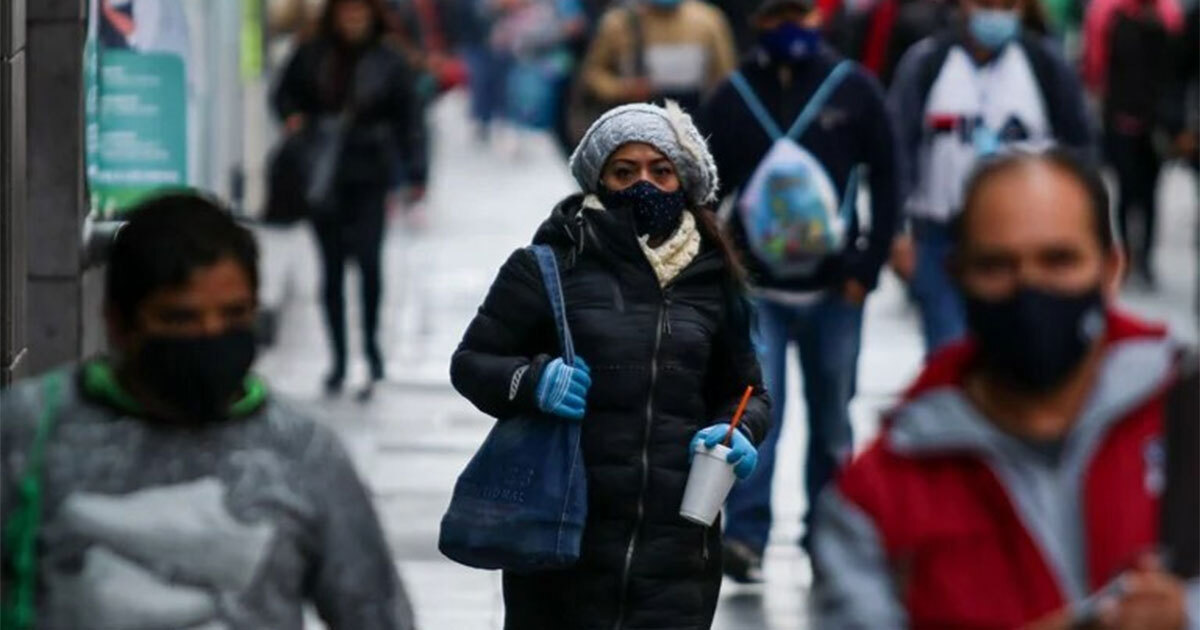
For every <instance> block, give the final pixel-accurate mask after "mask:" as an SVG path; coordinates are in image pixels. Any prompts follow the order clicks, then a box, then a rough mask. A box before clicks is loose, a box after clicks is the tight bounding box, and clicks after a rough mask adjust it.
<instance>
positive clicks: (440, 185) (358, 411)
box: [258, 95, 1196, 630]
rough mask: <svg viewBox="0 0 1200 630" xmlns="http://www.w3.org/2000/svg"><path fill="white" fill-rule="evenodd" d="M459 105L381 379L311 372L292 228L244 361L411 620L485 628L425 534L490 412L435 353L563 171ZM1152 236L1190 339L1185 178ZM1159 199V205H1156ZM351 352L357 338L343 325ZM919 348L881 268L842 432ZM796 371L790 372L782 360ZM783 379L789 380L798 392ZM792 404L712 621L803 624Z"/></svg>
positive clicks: (299, 247) (468, 586)
mask: <svg viewBox="0 0 1200 630" xmlns="http://www.w3.org/2000/svg"><path fill="white" fill-rule="evenodd" d="M464 110H465V108H464V104H463V101H462V99H461V98H459V97H458V96H457V95H451V96H450V97H449V98H448V99H446V100H445V101H443V102H442V103H440V104H439V105H438V107H437V108H436V109H435V111H434V124H435V126H436V129H437V134H436V144H435V146H436V155H435V162H434V168H433V173H434V179H433V182H432V184H431V192H430V199H429V208H428V213H427V218H428V225H427V227H426V229H424V230H421V231H415V230H412V229H409V228H408V227H407V226H406V224H405V222H404V221H402V220H398V221H395V222H394V225H393V228H392V230H391V232H390V233H389V236H388V240H387V246H386V247H387V250H386V257H385V277H386V282H387V285H386V292H385V298H384V299H385V307H384V312H383V316H382V322H383V327H382V331H381V332H382V339H381V341H382V343H383V345H384V351H385V353H386V355H387V358H388V380H387V382H386V383H385V384H384V385H383V386H381V387H380V388H379V389H378V390H377V391H376V395H375V397H374V398H373V399H372V400H371V401H370V402H369V403H365V404H364V403H359V402H357V401H355V400H354V396H353V390H354V387H356V386H357V385H358V384H359V383H361V382H362V381H363V380H364V379H365V377H366V372H365V367H364V365H363V364H362V363H363V362H362V358H361V355H357V354H352V355H351V356H352V359H354V360H356V361H353V362H352V368H351V371H350V376H349V378H348V380H347V385H348V387H347V392H348V393H347V394H346V395H344V396H342V397H341V398H336V399H327V398H325V397H323V396H322V395H321V393H320V383H321V381H322V377H323V375H324V370H325V369H326V367H327V360H328V359H327V356H328V355H327V351H326V345H325V336H324V329H323V326H322V322H321V317H320V313H319V311H318V309H317V283H318V277H317V276H318V271H317V269H318V267H317V263H316V260H315V258H316V252H315V248H314V246H313V244H312V240H311V237H310V235H309V234H308V233H307V231H306V230H305V228H303V227H300V228H296V229H292V230H262V231H261V233H260V236H261V237H262V240H263V248H264V267H265V270H264V276H265V280H264V290H265V292H266V293H267V294H269V296H270V297H269V298H268V301H269V302H271V303H272V304H273V305H277V306H279V307H280V314H281V318H280V328H279V337H278V340H277V343H276V345H275V346H274V347H273V348H271V349H270V350H268V351H267V352H266V353H265V354H264V355H263V357H262V359H261V360H260V362H259V364H258V369H259V370H260V371H261V372H263V373H264V374H265V375H266V376H267V377H268V378H269V379H270V381H271V382H272V383H273V385H274V387H275V389H276V390H277V391H279V392H282V393H283V394H286V395H288V396H291V397H293V398H296V399H299V400H301V401H304V404H305V405H306V406H307V407H308V408H309V409H311V411H312V413H313V414H314V416H317V417H319V418H320V419H322V420H324V421H326V422H328V423H329V424H331V425H332V426H333V427H335V428H336V429H337V430H338V431H339V432H340V433H341V434H342V435H343V437H344V438H345V439H346V441H347V443H348V444H349V446H350V448H351V450H352V452H353V453H354V456H355V458H356V462H357V464H358V468H359V470H360V472H361V473H362V474H363V476H364V477H365V478H366V480H367V482H368V484H369V485H370V486H371V489H372V491H373V493H374V496H375V498H376V505H377V506H378V509H379V512H380V515H381V517H382V520H383V522H384V526H385V529H386V531H387V534H388V537H389V541H390V543H391V545H392V549H393V551H394V553H395V555H396V560H397V563H398V566H399V567H400V571H401V573H402V574H403V576H404V578H405V581H406V583H407V586H408V589H409V592H410V595H411V596H412V597H413V599H414V602H415V606H416V608H417V613H418V620H419V622H420V627H421V628H424V629H426V630H430V629H433V630H443V629H444V630H492V629H498V628H500V627H501V625H502V620H503V603H502V600H501V596H500V580H499V574H497V573H494V572H485V571H475V570H471V569H467V568H465V567H461V566H459V565H456V564H453V563H451V562H449V561H448V560H446V559H444V558H443V557H442V556H441V555H440V554H439V553H438V551H437V531H438V523H439V521H440V519H441V515H442V513H443V511H444V510H445V507H446V504H447V502H448V500H449V495H450V491H451V489H452V487H453V484H454V480H455V478H456V476H457V475H458V472H459V471H460V470H461V468H462V466H463V465H464V464H465V463H466V461H467V459H468V458H469V457H470V455H471V453H472V452H473V451H474V449H475V448H476V447H477V446H478V445H479V443H480V441H481V440H482V438H483V436H484V435H485V434H486V432H487V430H488V428H489V427H490V425H491V419H489V418H487V417H485V416H484V415H483V414H481V413H480V412H478V411H477V410H475V409H474V408H473V407H472V406H471V405H470V404H469V403H467V402H466V401H465V400H463V399H462V398H460V397H459V396H458V395H457V394H455V392H454V391H453V390H452V389H451V387H450V385H449V377H448V370H449V360H450V355H451V353H452V352H453V350H454V348H455V346H456V345H457V343H458V340H459V338H460V336H461V335H462V332H463V330H464V329H465V328H466V325H467V323H468V322H469V321H470V319H471V317H472V316H473V315H474V313H475V310H476V308H477V307H478V305H479V303H480V302H481V301H482V298H483V295H484V293H485V292H486V290H487V288H488V286H489V285H490V283H491V281H492V279H493V278H494V276H495V274H496V271H497V270H498V269H499V267H500V264H501V263H502V262H503V261H504V260H505V259H506V258H507V257H508V255H509V254H510V253H511V252H512V250H513V249H516V248H518V247H521V246H523V245H525V244H527V243H528V240H529V238H530V236H532V234H533V232H534V229H535V228H536V227H537V225H538V224H539V223H540V222H541V220H542V219H543V218H544V217H545V216H546V215H547V214H548V213H549V211H550V209H551V207H552V206H553V205H554V204H555V203H556V202H557V201H558V200H559V199H561V198H562V197H563V196H564V195H566V194H567V193H569V192H570V191H571V190H572V188H573V184H572V182H571V180H570V177H569V175H568V173H567V170H566V166H565V164H564V163H563V160H562V159H561V157H560V156H558V155H557V154H556V153H555V149H554V148H553V146H552V145H551V143H550V141H549V140H548V139H546V138H542V137H536V138H532V139H530V140H528V141H526V142H521V143H518V144H517V146H518V147H519V149H520V151H519V153H518V154H516V155H510V154H503V155H502V154H500V153H499V152H497V151H496V150H493V149H490V148H486V147H483V146H481V145H479V144H477V143H476V142H475V141H474V139H473V137H472V134H471V132H470V128H469V126H468V125H467V124H466V122H465V113H464ZM1168 185H1169V187H1171V186H1173V188H1169V190H1170V194H1169V195H1168V197H1169V199H1168V203H1164V204H1163V205H1164V214H1165V215H1166V216H1165V217H1164V219H1163V220H1162V221H1161V222H1160V224H1165V225H1167V226H1168V228H1164V234H1163V235H1162V237H1161V238H1160V243H1161V246H1162V249H1163V251H1162V255H1161V256H1160V260H1159V265H1160V277H1161V281H1162V285H1163V287H1162V293H1160V294H1158V295H1147V294H1140V293H1131V294H1129V300H1130V301H1131V303H1132V304H1133V305H1134V307H1135V308H1136V309H1137V310H1138V311H1140V312H1145V313H1149V314H1152V315H1155V316H1163V315H1170V316H1171V317H1172V323H1173V324H1174V326H1175V327H1176V328H1177V329H1179V330H1180V331H1182V332H1183V333H1184V336H1188V337H1189V338H1190V339H1192V340H1194V339H1195V338H1196V323H1195V321H1196V320H1195V319H1194V316H1193V315H1192V311H1190V310H1189V306H1190V300H1191V299H1192V298H1191V295H1192V293H1191V290H1192V289H1191V288H1192V287H1194V286H1195V277H1194V275H1192V274H1195V273H1196V258H1195V256H1194V250H1193V249H1191V247H1192V245H1191V242H1192V241H1191V239H1192V238H1193V236H1192V235H1194V234H1195V232H1194V229H1195V228H1194V224H1193V223H1190V222H1191V221H1194V220H1195V217H1194V214H1192V215H1188V214H1186V213H1187V212H1194V210H1186V211H1185V210H1184V207H1185V205H1186V203H1185V202H1187V201H1188V199H1189V197H1188V195H1194V192H1189V191H1188V190H1187V189H1186V187H1185V182H1182V181H1178V182H1176V181H1169V182H1168ZM1172 201H1173V202H1174V203H1170V202H1172ZM356 284H357V283H356V282H354V281H351V282H349V283H348V286H349V287H350V289H351V291H350V301H349V305H348V306H349V308H348V317H349V319H348V321H350V322H357V321H358V316H357V311H358V307H357V296H356V291H355V290H354V288H355V286H356ZM351 331H352V332H351V345H350V347H351V349H352V351H353V350H355V349H357V348H359V345H358V344H357V342H356V337H355V336H354V335H355V333H356V332H357V331H355V330H354V327H353V326H352V327H351ZM920 359H921V342H920V337H919V335H918V333H917V323H916V320H915V317H914V314H913V313H912V311H911V309H910V308H909V306H908V304H907V302H906V300H905V299H904V295H903V292H902V290H901V288H900V286H899V284H898V283H897V282H896V281H895V279H894V278H892V277H891V276H887V277H885V279H884V281H883V283H882V285H881V288H880V290H879V291H877V292H876V293H874V294H873V295H872V296H871V298H870V300H869V302H868V310H867V317H866V329H865V333H864V339H863V352H862V357H861V360H860V364H859V375H860V378H859V389H860V391H859V396H858V398H857V399H856V400H855V402H854V404H853V406H852V415H853V417H854V423H855V430H856V437H857V438H859V439H866V438H867V437H869V436H870V435H872V434H874V432H875V428H876V420H875V419H876V418H877V417H878V414H879V411H880V410H881V409H882V408H884V407H885V406H886V405H888V404H889V403H890V402H891V401H892V400H893V397H894V395H895V393H896V392H897V391H898V390H899V389H900V388H901V387H902V386H903V385H904V384H905V383H906V382H907V381H908V380H909V379H911V377H912V376H913V375H914V373H915V371H916V370H917V367H918V364H919V362H920ZM794 372H795V370H793V373H794ZM799 387H800V384H799V381H798V377H795V376H793V382H792V383H791V384H790V388H789V391H790V392H793V395H792V399H793V400H795V399H796V395H795V393H797V392H798V391H799ZM800 407H801V406H800V405H797V404H791V405H789V409H788V412H787V418H786V420H785V427H784V435H783V436H782V442H781V444H783V445H786V447H784V448H781V451H780V459H779V464H778V475H777V481H776V484H775V497H776V501H775V508H776V509H775V515H776V520H777V525H776V527H775V528H774V530H773V537H772V545H771V548H770V550H769V552H768V559H767V575H768V582H767V584H766V585H765V586H761V587H738V586H737V585H732V584H729V583H727V584H726V588H725V589H723V591H722V599H721V603H720V606H719V607H718V622H717V625H716V628H718V629H719V630H760V629H761V630H768V629H770V630H799V629H802V628H807V627H809V626H808V623H807V616H806V612H805V609H806V606H805V603H806V598H807V592H808V586H809V583H810V581H811V578H810V575H809V572H808V568H807V561H806V559H805V558H804V557H803V556H802V554H801V553H800V552H799V551H798V549H797V548H796V546H795V544H794V541H795V540H796V539H797V538H798V536H799V533H800V528H799V516H800V512H801V509H802V507H803V505H802V499H801V490H800V488H801V487H802V486H801V480H800V469H801V466H800V460H799V453H800V451H801V449H800V446H801V443H802V440H803V439H804V436H803V433H804V431H803V427H802V424H803V422H802V418H803V413H802V409H801V408H800Z"/></svg>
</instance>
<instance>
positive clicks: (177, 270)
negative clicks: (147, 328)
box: [104, 192, 258, 324]
mask: <svg viewBox="0 0 1200 630" xmlns="http://www.w3.org/2000/svg"><path fill="white" fill-rule="evenodd" d="M125 219H126V223H125V225H124V226H123V227H121V229H120V230H119V231H118V232H117V236H116V238H115V239H114V241H113V244H112V248H111V249H110V250H109V258H108V269H107V271H106V278H105V280H106V285H105V293H104V301H105V304H106V306H107V307H108V308H110V309H112V310H113V311H114V312H115V314H116V315H118V316H119V317H120V318H121V320H122V322H123V323H124V324H132V323H133V321H134V320H135V316H136V314H137V309H138V307H139V306H140V305H141V304H142V302H143V301H144V300H145V299H146V298H147V297H149V296H150V295H151V294H153V293H155V292H156V291H159V290H161V289H170V288H177V287H182V286H184V285H185V284H187V282H188V280H189V278H191V276H192V273H193V272H194V271H196V270H197V269H200V268H203V267H208V266H211V265H213V264H215V263H216V262H218V261H220V260H222V259H225V258H232V259H233V260H235V261H236V262H237V263H238V265H239V266H241V267H242V269H243V270H245V272H246V275H247V276H248V277H249V279H250V283H251V286H253V287H254V289H255V291H257V290H258V246H257V245H256V244H255V242H254V236H253V235H252V234H250V232H249V231H248V230H246V229H245V228H243V227H242V226H240V225H238V224H237V222H236V221H234V219H233V217H232V216H231V215H230V214H229V212H228V211H226V210H225V209H224V208H222V207H221V206H220V205H218V204H217V203H216V202H214V201H212V200H210V199H208V198H206V197H203V196H200V195H198V194H195V193H189V192H176V193H169V194H165V195H161V196H157V197H154V198H151V199H149V200H147V201H144V202H142V203H140V204H138V205H137V206H136V207H134V208H133V209H132V210H130V211H129V212H128V214H126V215H125Z"/></svg>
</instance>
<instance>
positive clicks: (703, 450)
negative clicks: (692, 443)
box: [679, 443, 737, 527]
mask: <svg viewBox="0 0 1200 630" xmlns="http://www.w3.org/2000/svg"><path fill="white" fill-rule="evenodd" d="M729 451H730V448H729V447H728V446H725V445H724V444H718V445H716V446H714V447H713V448H712V450H709V449H708V448H707V447H705V446H704V444H703V443H701V444H698V445H697V446H696V455H695V457H693V458H692V470H691V472H689V473H688V481H687V487H686V488H685V489H684V491H683V505H681V506H680V507H679V515H680V516H682V517H683V518H685V519H687V520H689V521H691V522H693V523H696V524H697V525H703V526H705V527H708V526H710V525H712V524H713V521H715V520H717V513H718V512H720V511H721V506H722V505H724V504H725V497H727V496H729V491H730V490H732V489H733V483H734V481H736V480H737V478H736V477H735V476H734V474H733V465H732V464H730V463H729V462H727V461H725V457H726V456H727V455H729Z"/></svg>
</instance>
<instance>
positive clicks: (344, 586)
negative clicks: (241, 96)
mask: <svg viewBox="0 0 1200 630" xmlns="http://www.w3.org/2000/svg"><path fill="white" fill-rule="evenodd" d="M127 216H128V219H129V220H128V223H127V224H126V225H125V226H124V227H123V228H122V229H121V231H120V232H118V234H117V236H116V239H115V241H114V242H113V244H112V249H111V252H110V258H109V263H108V268H107V286H106V288H105V319H106V323H107V325H108V335H109V341H110V344H111V347H112V348H113V352H112V353H111V354H109V355H106V356H101V357H98V358H94V359H92V360H89V361H85V362H84V363H83V364H82V365H79V366H73V367H67V368H64V369H60V370H57V371H54V372H51V373H50V374H48V375H45V376H42V377H39V378H33V379H28V380H26V381H23V382H20V383H17V384H16V385H14V386H13V387H12V388H11V389H8V390H5V391H3V392H0V483H2V488H0V516H2V518H3V540H4V546H3V550H2V560H3V566H2V572H0V576H2V583H3V587H4V588H3V594H4V607H3V619H0V626H3V627H4V628H6V629H8V628H14V629H17V630H22V629H25V628H32V627H35V626H36V627H38V628H72V629H75V630H88V629H93V628H103V629H105V630H132V629H134V628H137V629H152V628H162V629H166V628H230V629H239V630H240V629H245V630H265V629H280V630H283V629H293V628H301V627H303V623H304V620H303V608H304V606H305V604H309V603H311V604H313V605H314V606H315V607H316V610H317V612H318V613H319V614H320V616H321V617H322V618H323V620H324V621H325V623H326V625H327V626H328V627H329V628H331V629H334V630H411V629H412V628H413V619H412V612H411V609H410V607H409V603H408V599H407V597H406V596H405V592H404V588H403V586H402V584H401V582H400V579H399V577H398V576H397V574H396V570H395V567H394V565H393V563H392V559H391V554H390V553H389V551H388V547H387V544H386V542H385V540H384V536H383V531H382V529H381V527H380V525H379V520H378V518H377V517H376V514H375V511H374V509H373V508H372V506H371V502H370V500H369V498H368V495H367V491H366V489H365V488H364V487H363V484H362V482H361V481H360V479H359V477H358V475H357V474H356V473H355V470H354V467H353V465H352V464H351V461H350V458H349V457H348V456H347V454H346V451H345V449H344V448H343V447H342V445H341V443H340V442H339V441H338V439H337V438H336V436H335V435H334V434H333V433H332V432H331V431H330V430H329V429H327V428H325V427H322V426H321V425H319V424H316V423H315V422H313V421H311V420H309V419H307V418H305V417H304V416H303V415H302V414H301V413H300V412H299V411H298V410H297V409H296V408H295V407H294V406H293V405H291V404H289V403H288V402H286V401H284V400H282V399H279V398H276V397H274V396H271V395H270V394H268V392H267V387H266V384H265V383H264V382H263V381H262V380H261V379H259V378H258V377H256V376H254V375H252V374H251V373H250V367H251V364H252V363H253V360H254V354H255V345H254V343H255V342H254V335H253V332H252V323H253V322H254V319H255V314H256V311H257V309H256V304H257V295H256V294H257V286H258V269H257V252H256V246H255V243H254V239H253V237H252V236H251V235H250V233H249V232H247V231H246V230H245V229H244V228H242V227H240V226H238V225H237V224H236V223H235V222H234V221H233V219H232V218H231V217H230V216H229V215H228V213H226V212H224V211H222V210H221V209H220V208H219V207H218V206H216V205H215V204H214V203H212V202H210V201H208V200H207V199H204V198H202V197H198V196H195V195H192V194H171V195H168V196H163V197H159V198H155V199H151V200H149V201H147V202H145V203H143V204H142V205H141V206H140V207H138V208H136V209H134V210H132V211H131V213H130V214H129V215H127Z"/></svg>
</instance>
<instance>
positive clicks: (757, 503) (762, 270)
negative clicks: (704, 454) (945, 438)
mask: <svg viewBox="0 0 1200 630" xmlns="http://www.w3.org/2000/svg"><path fill="white" fill-rule="evenodd" d="M821 20H822V18H821V13H820V11H819V9H818V8H817V7H816V6H815V3H814V2H812V1H811V0H767V1H766V2H764V3H763V4H762V5H760V7H759V9H758V11H757V12H756V13H755V14H754V15H753V16H752V23H753V25H754V27H755V29H756V31H757V33H758V37H759V45H758V48H757V49H756V50H755V51H754V52H753V53H752V54H751V55H750V56H749V58H747V59H746V60H745V61H744V62H743V63H742V65H741V68H740V69H739V70H738V72H736V73H734V74H733V75H732V76H731V77H730V79H729V80H728V81H727V82H726V83H725V84H723V85H721V86H720V87H719V88H717V90H716V91H715V92H714V94H713V95H712V97H711V98H710V99H709V100H708V101H707V102H706V103H705V105H704V107H703V109H702V110H701V113H700V116H699V118H700V126H701V128H702V129H703V130H704V132H705V133H707V134H711V136H710V143H711V146H712V150H713V155H714V156H715V158H716V161H717V168H718V169H719V170H720V172H721V174H722V175H723V176H724V184H725V185H724V190H723V193H724V194H725V195H726V196H727V197H728V198H729V199H730V200H731V201H732V206H733V207H732V216H731V217H730V228H731V232H732V234H733V238H734V240H735V242H736V243H737V244H738V245H739V246H740V248H741V250H742V251H743V253H744V259H745V262H746V266H747V267H748V269H749V272H750V274H751V285H752V290H753V293H754V295H755V298H756V302H757V303H756V306H757V311H758V331H757V332H758V335H759V338H758V344H757V345H758V350H759V356H760V360H761V361H762V365H763V369H764V371H765V372H766V382H767V388H768V389H769V390H770V391H771V394H772V396H773V398H774V400H775V405H774V407H773V409H772V415H773V422H772V429H771V431H770V432H768V433H767V436H766V439H765V441H764V442H763V444H762V446H761V447H760V454H759V466H758V470H757V471H756V472H755V474H754V475H752V476H751V477H750V478H749V479H748V480H747V482H746V483H745V484H742V485H740V486H739V487H736V488H734V490H733V493H732V494H731V495H730V498H729V503H728V514H727V517H728V525H727V528H726V531H725V562H726V567H725V570H726V572H727V574H729V575H730V576H731V577H733V578H734V579H735V580H738V581H743V582H755V581H759V580H761V564H762V555H763V552H764V551H765V549H766V545H767V540H768V536H769V533H770V527H771V520H772V511H771V484H772V476H773V474H774V471H775V448H776V445H777V443H778V439H779V432H780V430H781V423H782V419H783V406H784V400H785V398H786V392H785V391H784V388H785V385H786V382H787V372H786V366H787V350H788V347H789V346H790V345H791V344H792V343H795V344H796V345H797V346H798V347H799V353H800V363H801V367H802V369H803V372H804V394H805V401H806V404H807V409H808V425H809V440H808V452H807V463H806V467H805V491H806V495H807V497H808V504H809V505H810V506H811V505H812V504H813V502H814V500H815V498H816V496H817V494H818V493H819V492H820V490H821V488H822V487H823V486H824V485H825V484H826V483H827V482H828V481H829V480H830V478H831V477H832V476H833V474H834V472H835V471H836V469H837V467H838V465H839V464H840V463H842V462H843V461H844V460H845V459H846V458H847V457H848V456H849V454H850V452H851V432H850V414H849V404H850V399H851V398H852V397H853V396H854V391H855V380H856V372H857V367H858V353H859V345H860V340H861V335H862V317H863V303H864V301H865V300H866V297H867V294H868V293H869V292H870V291H871V290H872V289H873V288H874V287H875V284H876V281H877V279H878V276H879V271H880V268H881V266H882V265H883V263H884V260H885V258H886V257H887V253H888V250H889V247H890V243H891V241H892V237H893V235H894V227H895V223H896V211H897V202H898V197H897V183H898V175H897V152H896V142H895V140H894V134H893V129H892V125H891V123H890V119H889V117H888V114H887V110H886V107H885V101H884V95H883V91H882V89H881V88H880V86H879V84H878V82H877V81H876V80H875V79H873V78H871V77H870V76H868V75H867V74H866V73H865V72H864V71H863V70H862V69H861V68H859V67H858V66H857V65H855V64H854V63H853V62H850V61H846V60H843V59H841V58H839V57H838V55H837V54H836V53H835V52H833V51H832V50H831V49H830V48H829V47H828V46H826V45H824V44H823V43H822V41H821V36H820V31H819V27H820V23H821ZM862 187H865V188H866V189H867V190H869V192H870V199H871V203H870V204H868V205H867V207H865V208H863V210H869V212H866V213H860V212H859V207H858V206H859V205H860V204H859V203H858V197H859V191H860V188H862ZM860 214H865V216H860ZM864 218H866V220H864ZM868 226H869V228H868ZM809 522H810V520H809V517H808V516H806V517H805V523H806V524H807V523H809ZM808 529H809V528H807V527H806V532H805V535H804V539H803V541H802V545H803V546H804V547H805V548H806V549H807V546H808V545H807V543H808V539H809V533H808Z"/></svg>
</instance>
